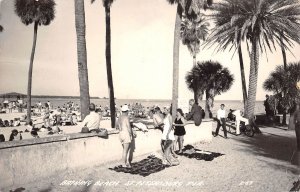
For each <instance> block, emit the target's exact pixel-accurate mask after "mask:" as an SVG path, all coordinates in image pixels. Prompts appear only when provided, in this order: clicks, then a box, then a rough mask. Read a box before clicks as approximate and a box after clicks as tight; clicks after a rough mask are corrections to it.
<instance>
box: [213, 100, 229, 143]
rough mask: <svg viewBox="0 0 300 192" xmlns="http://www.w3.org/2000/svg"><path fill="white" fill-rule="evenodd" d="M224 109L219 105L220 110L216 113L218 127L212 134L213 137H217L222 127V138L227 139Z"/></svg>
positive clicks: (223, 106) (222, 105)
mask: <svg viewBox="0 0 300 192" xmlns="http://www.w3.org/2000/svg"><path fill="white" fill-rule="evenodd" d="M224 108H225V105H224V104H221V109H219V110H218V112H217V121H218V125H217V129H216V133H215V134H214V136H215V137H216V136H218V134H219V129H220V127H221V126H222V128H223V131H224V137H225V139H228V137H227V130H226V123H225V119H226V110H225V109H224Z"/></svg>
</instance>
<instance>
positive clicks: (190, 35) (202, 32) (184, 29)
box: [180, 16, 209, 66]
mask: <svg viewBox="0 0 300 192" xmlns="http://www.w3.org/2000/svg"><path fill="white" fill-rule="evenodd" d="M208 26H209V23H208V22H207V21H206V20H205V17H203V16H199V17H198V18H197V19H192V20H189V19H187V18H185V17H183V20H182V22H181V28H180V36H181V39H182V44H183V45H186V46H187V48H188V50H189V52H190V54H191V55H192V56H193V66H195V65H196V64H197V54H198V53H199V52H200V45H201V44H200V43H201V40H202V41H205V39H206V37H207V36H208Z"/></svg>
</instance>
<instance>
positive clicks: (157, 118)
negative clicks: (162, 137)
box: [153, 107, 164, 131]
mask: <svg viewBox="0 0 300 192" xmlns="http://www.w3.org/2000/svg"><path fill="white" fill-rule="evenodd" d="M163 119H164V117H163V114H162V113H161V110H160V108H159V107H155V108H154V114H153V123H154V128H155V129H159V130H161V131H163V127H164V122H163V121H164V120H163Z"/></svg>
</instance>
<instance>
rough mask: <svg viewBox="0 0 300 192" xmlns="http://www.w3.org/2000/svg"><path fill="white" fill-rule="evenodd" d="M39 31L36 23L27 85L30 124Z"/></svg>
mask: <svg viewBox="0 0 300 192" xmlns="http://www.w3.org/2000/svg"><path fill="white" fill-rule="evenodd" d="M37 31H38V22H37V21H36V22H34V30H33V44H32V50H31V56H30V64H29V70H28V84H27V119H26V122H27V123H29V122H30V121H31V86H32V70H33V60H34V53H35V47H36V40H37Z"/></svg>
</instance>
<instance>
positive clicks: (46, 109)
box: [43, 103, 50, 128]
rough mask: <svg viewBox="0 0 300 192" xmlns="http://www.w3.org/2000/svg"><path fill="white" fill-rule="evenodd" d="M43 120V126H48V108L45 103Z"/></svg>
mask: <svg viewBox="0 0 300 192" xmlns="http://www.w3.org/2000/svg"><path fill="white" fill-rule="evenodd" d="M43 121H44V126H45V128H49V127H50V110H49V106H48V104H47V103H45V115H44V117H43Z"/></svg>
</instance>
